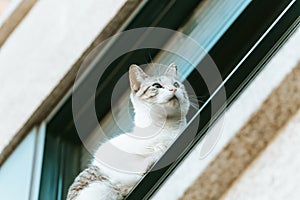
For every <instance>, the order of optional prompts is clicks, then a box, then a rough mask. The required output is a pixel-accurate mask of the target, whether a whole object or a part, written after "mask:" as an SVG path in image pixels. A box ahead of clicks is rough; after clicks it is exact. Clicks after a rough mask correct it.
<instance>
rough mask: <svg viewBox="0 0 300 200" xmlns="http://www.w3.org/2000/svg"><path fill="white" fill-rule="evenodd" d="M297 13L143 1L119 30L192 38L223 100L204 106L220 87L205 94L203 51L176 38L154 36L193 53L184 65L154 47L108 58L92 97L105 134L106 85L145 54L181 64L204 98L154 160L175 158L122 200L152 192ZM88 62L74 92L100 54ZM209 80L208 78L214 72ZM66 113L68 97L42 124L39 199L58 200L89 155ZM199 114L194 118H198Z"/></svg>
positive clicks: (295, 6)
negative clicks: (213, 68)
mask: <svg viewBox="0 0 300 200" xmlns="http://www.w3.org/2000/svg"><path fill="white" fill-rule="evenodd" d="M195 8H197V9H195ZM298 10H299V2H295V1H282V0H281V1H279V0H275V1H274V0H273V1H269V0H266V1H264V2H262V1H258V0H257V1H235V0H226V1H201V3H200V4H199V1H193V0H191V1H189V2H188V3H187V2H186V1H184V0H180V1H161V0H160V1H158V0H153V1H149V2H148V3H146V4H145V6H144V7H143V8H142V9H141V10H140V12H139V13H138V14H137V16H136V17H135V18H134V19H133V20H132V21H131V22H130V23H129V24H128V25H127V27H126V29H128V30H129V29H133V28H138V27H149V26H156V27H165V28H169V29H173V30H180V31H182V32H184V33H185V34H188V35H190V36H192V37H193V38H195V39H197V41H198V42H199V43H200V44H201V45H202V46H203V47H204V48H205V50H206V51H208V52H209V55H210V56H211V57H212V58H213V60H214V62H215V63H216V64H217V67H218V70H219V71H220V72H221V77H222V79H223V80H224V81H223V82H222V83H219V84H221V85H224V88H225V91H226V95H227V98H228V99H227V102H224V101H220V102H219V104H218V107H217V108H216V109H212V105H211V101H212V100H214V99H215V100H218V98H219V96H218V95H219V94H220V91H219V90H217V88H219V85H216V88H215V89H216V90H215V91H214V93H213V94H214V95H210V91H208V88H207V87H206V85H205V82H204V80H203V77H201V76H200V75H199V74H198V73H197V70H194V67H193V66H195V67H196V68H201V66H203V65H204V64H205V61H206V59H208V58H207V57H206V56H205V55H197V50H196V49H189V46H188V45H187V46H185V45H184V44H180V45H178V44H177V43H176V41H175V42H174V40H173V41H172V37H171V35H170V37H167V38H161V43H162V44H166V45H175V46H176V45H178V47H177V48H186V51H189V52H190V53H191V54H195V59H194V60H193V63H187V62H186V61H185V60H184V59H182V58H180V57H178V56H176V55H174V54H171V53H169V52H165V51H159V49H142V50H137V51H132V52H129V53H126V54H125V55H123V56H121V57H119V58H118V59H117V60H115V61H114V62H113V63H112V64H111V65H110V67H108V68H107V70H106V71H105V73H104V75H103V78H101V80H100V82H99V84H98V88H97V95H96V97H95V101H96V110H97V117H98V120H99V121H100V122H101V123H103V124H104V126H106V127H108V129H111V132H112V133H115V132H118V130H117V126H115V124H114V123H113V121H112V120H109V119H110V115H111V105H110V99H111V98H110V97H111V94H112V91H113V86H114V85H115V84H116V83H117V81H118V80H119V78H120V77H121V76H122V75H123V74H124V73H125V72H126V71H127V70H128V67H129V66H130V64H132V63H137V64H144V63H147V62H148V63H149V62H151V58H154V59H155V61H157V62H162V63H164V64H168V63H169V62H170V61H171V60H172V61H174V60H175V61H176V63H177V64H178V66H189V67H186V68H180V69H179V70H181V74H183V75H184V77H183V78H186V79H187V80H188V82H189V83H191V85H192V87H193V89H194V90H195V92H196V94H197V95H200V96H204V99H203V101H204V103H203V104H200V105H199V108H200V109H199V111H200V112H196V113H197V115H195V116H196V118H195V119H194V118H193V119H194V120H192V121H191V123H190V126H189V127H187V129H186V130H185V131H184V133H183V134H182V135H181V136H180V137H179V138H178V140H177V141H176V142H175V143H174V144H173V145H172V146H171V148H170V149H169V150H168V151H167V153H166V154H165V155H164V156H163V157H162V158H161V160H160V161H159V162H158V163H157V165H160V163H162V162H165V161H166V160H169V159H172V160H175V161H174V162H172V163H171V164H169V165H168V166H166V167H164V168H161V169H159V170H157V171H152V172H149V173H148V174H146V176H145V177H144V178H143V180H141V182H140V183H139V184H138V185H137V186H136V188H135V189H134V190H133V191H132V192H131V194H130V195H129V196H128V198H127V199H142V198H145V199H146V198H148V197H150V196H151V195H152V194H153V193H154V192H155V190H156V189H157V188H158V187H159V185H160V184H161V183H162V182H163V181H164V180H165V179H166V178H167V176H169V175H170V173H171V172H172V170H174V169H175V167H176V165H178V164H179V163H180V161H181V160H182V159H183V158H184V155H186V154H187V153H188V152H189V151H190V150H191V149H192V148H193V146H195V145H196V144H197V142H198V141H199V140H200V139H201V138H203V136H204V135H205V131H206V130H207V128H208V127H209V125H210V124H211V123H212V122H213V121H215V120H216V119H217V117H218V116H219V115H220V114H221V113H222V112H223V111H224V109H225V107H224V105H226V104H230V103H231V102H232V101H233V100H234V98H236V97H237V95H238V94H239V92H241V91H242V89H244V88H245V87H246V85H247V83H249V81H250V80H251V79H252V78H253V77H254V76H255V74H256V73H257V72H258V71H259V70H260V69H261V68H262V67H263V65H264V63H266V62H267V61H268V59H269V58H270V57H271V56H272V54H273V53H274V52H275V51H276V50H277V49H278V48H279V47H280V44H282V42H284V40H285V39H286V38H287V36H288V35H289V34H290V33H291V32H292V31H293V30H294V28H295V27H296V23H295V21H296V19H297V17H298V13H297V11H298ZM222 11H224V12H222ZM225 11H226V12H225ZM178 13H180V14H178ZM150 16H151V17H150ZM202 29H204V31H202ZM141 38H142V36H141ZM145 39H146V37H145ZM132 45H134V44H132ZM117 47H118V41H115V43H114V44H112V45H111V46H110V47H109V48H108V49H107V50H106V51H105V52H102V53H103V57H101V58H105V55H110V53H111V52H113V51H114V48H117ZM95 61H96V62H94V64H93V65H90V66H89V70H90V71H89V73H88V74H87V75H86V77H85V79H84V80H83V81H82V83H81V85H79V87H78V89H83V90H86V91H88V88H85V87H87V86H88V81H89V76H92V75H93V74H94V73H95V71H96V70H97V69H99V68H100V67H101V62H102V61H101V59H98V60H96V57H95ZM209 78H210V79H211V80H212V82H214V78H215V77H209ZM124 92H126V90H124ZM87 94H88V93H87ZM90 98H93V96H90V95H86V96H85V97H84V99H82V109H81V111H80V113H73V114H74V115H75V116H76V117H77V118H78V119H84V118H86V116H87V112H88V111H89V109H93V105H91V104H89V100H90ZM221 100H222V99H221ZM73 114H72V100H71V97H69V99H68V100H66V101H65V103H64V105H63V106H62V107H61V109H60V110H59V111H58V112H57V113H56V115H55V116H54V117H53V118H52V119H51V121H50V122H49V123H48V124H47V127H46V141H45V151H44V160H43V168H42V180H41V188H40V194H39V197H40V199H64V198H65V197H66V194H67V189H68V187H69V185H70V184H71V183H72V182H73V180H74V178H75V177H76V175H77V174H78V173H79V172H80V171H81V170H82V169H83V168H85V167H86V165H87V160H88V159H89V157H90V155H89V153H88V152H87V151H86V150H85V149H84V148H83V147H82V143H81V140H80V138H79V137H78V135H77V132H76V128H75V125H74V121H73ZM200 116H201V120H200V121H199V117H200ZM105 119H106V120H105ZM96 125H97V124H93V123H91V122H90V121H88V120H87V121H86V123H85V130H88V131H86V133H87V135H86V136H85V139H87V140H88V139H89V138H91V136H92V135H91V134H92V133H93V130H94V129H95V127H96ZM192 126H195V127H198V131H197V135H196V136H195V137H192V138H189V135H191V134H189V132H190V131H191V128H192ZM90 140H91V139H90ZM91 141H93V140H91ZM154 167H155V166H154Z"/></svg>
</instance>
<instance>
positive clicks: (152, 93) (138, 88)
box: [129, 63, 190, 118]
mask: <svg viewBox="0 0 300 200" xmlns="http://www.w3.org/2000/svg"><path fill="white" fill-rule="evenodd" d="M129 79H130V86H131V101H132V104H133V106H134V109H135V111H137V109H141V107H148V108H150V109H151V110H155V111H156V112H164V113H165V114H167V117H170V118H172V117H176V118H178V117H180V118H182V117H185V116H186V114H187V112H188V109H189V106H190V103H189V99H188V95H187V92H186V89H185V87H184V85H183V84H182V83H181V82H180V81H178V78H177V66H176V65H175V64H173V63H172V64H171V65H169V66H168V68H167V69H166V71H165V73H164V74H162V75H155V76H149V75H148V74H146V73H145V72H144V71H143V70H142V69H141V68H140V67H139V66H137V65H131V66H130V69H129Z"/></svg>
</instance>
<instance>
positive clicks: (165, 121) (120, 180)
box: [67, 64, 190, 200]
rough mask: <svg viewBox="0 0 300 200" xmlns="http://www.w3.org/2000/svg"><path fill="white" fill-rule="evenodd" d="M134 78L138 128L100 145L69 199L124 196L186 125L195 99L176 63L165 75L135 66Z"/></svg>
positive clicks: (109, 199) (110, 199)
mask: <svg viewBox="0 0 300 200" xmlns="http://www.w3.org/2000/svg"><path fill="white" fill-rule="evenodd" d="M129 79H130V85H131V96H130V98H131V101H132V104H133V107H134V113H135V116H134V124H135V127H134V128H133V131H132V132H131V133H127V134H122V135H120V136H117V137H115V138H113V139H111V140H109V141H107V142H105V143H103V144H102V145H101V146H100V147H99V148H98V149H97V151H96V152H95V155H94V157H95V159H94V161H93V163H92V166H91V167H89V168H87V169H86V170H84V171H83V172H82V173H81V174H80V175H78V177H77V178H76V179H75V181H74V183H73V184H72V186H71V187H70V189H69V194H68V197H67V200H102V199H103V200H116V199H123V198H124V197H125V196H126V195H127V194H128V193H129V192H130V190H131V189H132V188H133V187H134V185H135V184H136V183H137V182H138V181H139V180H140V179H141V177H142V176H143V175H144V174H145V173H146V172H147V171H148V170H149V169H150V168H151V166H152V165H153V164H154V163H155V162H156V161H157V160H158V159H159V158H160V157H161V156H162V154H163V153H164V152H165V151H166V150H167V148H168V147H169V146H170V145H171V144H172V142H173V141H174V139H175V138H176V137H177V136H178V134H179V133H181V132H182V131H183V129H184V128H185V126H186V114H187V112H188V109H189V106H190V103H189V99H188V95H187V92H186V90H185V87H184V85H183V84H182V83H180V82H179V81H178V80H177V67H176V65H175V64H171V65H170V66H169V67H168V68H167V70H166V72H165V73H164V74H163V75H160V76H149V75H147V74H146V73H145V72H144V71H143V70H142V69H141V68H140V67H138V66H137V65H131V66H130V69H129ZM114 149H118V151H116V152H119V153H116V152H115V153H114ZM124 155H128V156H124ZM105 160H107V161H108V162H110V163H112V165H113V166H115V167H111V166H110V167H109V166H108V165H107V164H105V163H106V162H105ZM114 168H116V169H114ZM120 169H123V170H120Z"/></svg>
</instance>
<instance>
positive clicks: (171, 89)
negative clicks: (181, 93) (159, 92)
mask: <svg viewBox="0 0 300 200" xmlns="http://www.w3.org/2000/svg"><path fill="white" fill-rule="evenodd" d="M176 90H177V89H176V88H170V89H169V91H171V92H174V93H175V92H176Z"/></svg>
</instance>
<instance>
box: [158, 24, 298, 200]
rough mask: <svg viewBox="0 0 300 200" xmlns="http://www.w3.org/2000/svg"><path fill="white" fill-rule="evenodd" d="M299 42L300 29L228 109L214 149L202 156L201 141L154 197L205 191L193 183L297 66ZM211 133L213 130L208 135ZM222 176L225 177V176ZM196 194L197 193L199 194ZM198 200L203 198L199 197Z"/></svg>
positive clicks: (159, 197)
mask: <svg viewBox="0 0 300 200" xmlns="http://www.w3.org/2000/svg"><path fill="white" fill-rule="evenodd" d="M299 44H300V29H298V30H297V31H296V32H295V33H294V34H293V35H292V36H291V38H290V39H289V40H288V41H287V42H286V44H284V46H283V47H282V48H281V49H280V50H279V52H277V53H276V55H275V56H274V57H273V58H272V60H271V61H270V62H269V63H268V64H267V66H266V67H265V68H264V70H263V71H262V72H261V73H260V74H259V75H258V76H257V77H256V78H255V80H254V81H253V82H252V83H251V84H250V86H249V87H248V88H247V89H246V91H245V92H243V93H242V95H241V96H240V97H239V98H238V99H237V100H236V101H235V102H234V103H233V105H232V106H231V107H230V108H229V109H228V111H227V112H226V114H225V120H224V124H223V131H222V135H221V138H220V139H219V141H218V143H217V144H216V146H215V147H214V149H213V151H211V152H210V154H209V155H208V156H207V157H206V158H204V159H200V151H201V144H202V142H200V144H199V145H198V146H197V147H196V148H195V149H194V150H193V151H192V152H191V153H190V155H188V156H187V158H186V159H185V160H184V161H183V162H182V164H181V165H180V166H179V167H178V168H177V169H176V171H175V172H174V174H173V175H172V176H170V177H169V179H168V180H167V181H166V183H165V184H164V185H163V186H162V187H161V188H160V190H159V191H158V192H157V193H156V194H155V196H154V197H153V199H166V198H169V199H178V198H179V197H180V196H182V195H183V193H184V192H185V190H186V189H187V188H188V187H190V186H194V190H198V191H201V190H203V188H201V187H200V186H199V185H194V181H195V180H196V179H197V178H198V177H199V176H201V174H202V173H204V172H205V171H207V170H209V169H208V168H209V165H210V163H211V162H212V161H214V159H216V157H217V156H218V154H219V153H221V152H222V151H223V148H224V147H225V146H226V145H227V144H228V143H229V142H230V141H231V140H232V138H233V137H234V136H235V135H236V134H237V133H238V131H239V129H240V128H242V127H243V125H244V124H245V123H246V122H247V120H249V119H250V117H251V116H252V115H253V113H255V112H256V111H257V109H258V108H259V107H260V106H261V105H262V103H263V102H264V101H265V100H266V99H267V98H268V96H269V94H270V93H271V92H272V91H273V89H274V88H276V87H277V86H278V85H279V84H280V82H281V81H282V80H283V79H284V78H285V76H286V75H287V74H289V73H290V72H291V70H292V69H293V68H294V67H295V66H296V65H297V62H299V60H300V54H299V52H300V45H299ZM232 119H234V120H232ZM218 123H220V122H218ZM215 127H216V126H214V127H212V130H214V129H215ZM209 133H210V131H209V132H208V134H209ZM217 178H218V177H217ZM219 178H220V179H222V177H219ZM204 192H208V191H204ZM195 195H196V196H197V194H195ZM195 199H197V198H195ZM198 199H200V197H199V198H198Z"/></svg>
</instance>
